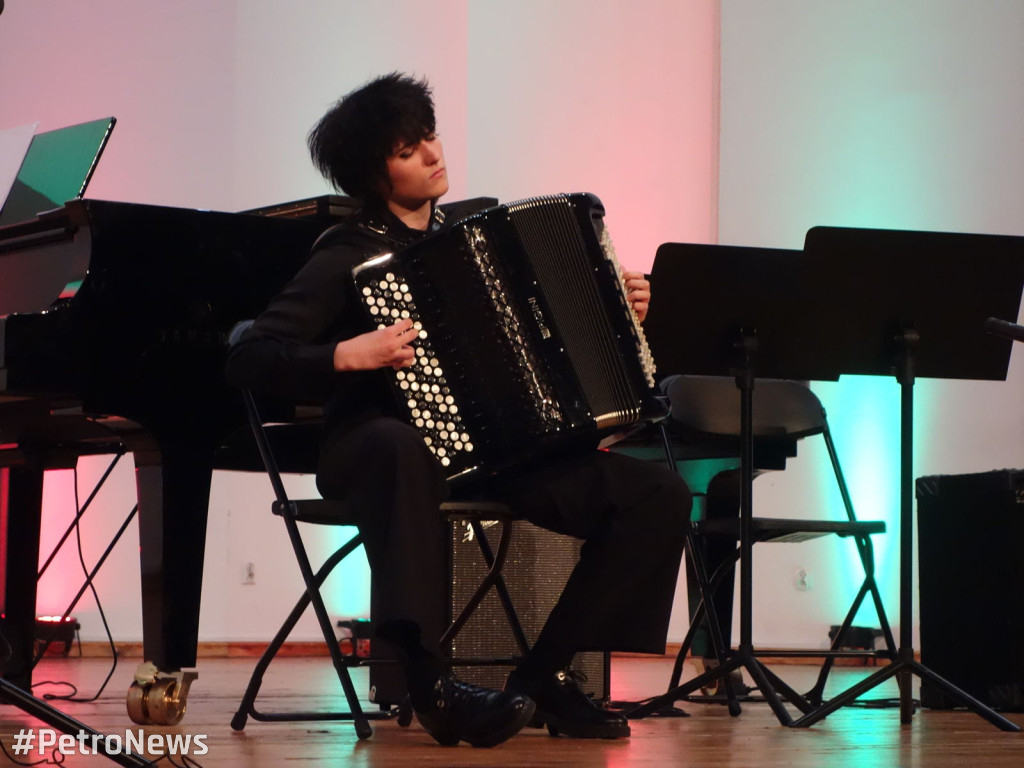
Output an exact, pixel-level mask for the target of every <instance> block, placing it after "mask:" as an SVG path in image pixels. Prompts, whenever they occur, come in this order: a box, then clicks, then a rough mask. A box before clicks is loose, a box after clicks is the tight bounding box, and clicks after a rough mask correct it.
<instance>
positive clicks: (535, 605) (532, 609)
mask: <svg viewBox="0 0 1024 768" xmlns="http://www.w3.org/2000/svg"><path fill="white" fill-rule="evenodd" d="M504 525H512V526H513V527H514V528H513V534H512V539H511V545H510V547H509V552H508V558H507V560H506V561H505V567H504V569H503V571H502V573H503V575H504V578H505V584H506V586H507V587H508V591H509V595H510V597H511V601H512V604H513V606H514V607H515V610H516V614H517V615H518V617H519V622H520V624H521V625H522V627H523V631H524V632H525V634H526V638H527V640H528V641H529V643H530V644H531V645H532V644H533V642H534V641H535V640H536V639H537V635H538V634H539V633H540V630H541V627H543V626H544V622H545V621H546V620H547V617H548V614H549V613H550V612H551V609H552V608H553V607H554V605H555V602H556V601H557V600H558V597H559V595H561V593H562V589H563V588H564V587H565V583H566V582H567V581H568V580H569V574H570V573H572V570H573V568H575V566H576V561H577V560H578V559H579V551H580V545H581V542H580V541H579V540H577V539H574V538H572V537H569V536H562V535H560V534H557V533H552V532H551V531H548V530H545V529H543V528H539V527H537V526H535V525H533V524H531V523H529V522H526V521H525V520H517V521H515V522H512V523H503V522H499V521H493V522H487V523H484V534H485V536H486V537H487V542H488V543H489V545H490V547H491V550H492V551H496V550H497V547H498V539H499V537H500V536H501V532H502V529H503V526H504ZM450 527H451V551H450V560H449V563H450V574H451V579H450V592H449V596H450V600H449V604H450V606H451V611H450V614H451V615H450V617H449V621H450V620H451V618H453V617H454V616H455V615H456V614H457V613H459V612H460V611H461V610H462V607H463V606H464V605H466V603H468V602H469V599H470V598H471V596H472V595H473V592H474V591H475V590H476V588H477V586H478V585H479V584H480V582H481V581H482V580H483V578H484V575H485V574H486V572H487V563H486V561H485V559H484V557H483V554H482V553H481V550H480V546H479V543H478V542H477V541H476V538H475V536H474V533H473V529H472V528H471V527H470V526H469V524H468V523H466V522H459V523H452V524H451V525H450ZM595 610H600V607H599V606H595ZM450 650H451V656H452V658H454V659H460V660H467V661H468V662H469V663H467V664H463V665H459V664H456V665H454V666H453V671H454V673H455V676H456V677H458V678H459V679H460V680H464V681H465V682H468V683H473V684H475V685H481V686H484V687H487V688H499V689H500V688H501V687H502V686H503V685H504V684H505V678H506V677H507V676H508V673H509V671H510V670H511V668H512V665H513V664H514V661H513V660H514V659H515V657H517V656H518V655H519V654H520V651H519V647H518V646H517V644H516V640H515V636H514V635H513V633H512V630H511V629H510V627H509V622H508V618H507V616H506V614H505V610H504V608H503V607H502V604H501V600H500V598H499V597H498V594H497V592H496V591H495V590H494V589H492V590H490V591H489V592H488V594H487V596H486V597H485V598H484V600H483V602H481V603H480V605H479V606H478V607H477V609H476V610H475V611H474V612H473V614H472V616H471V617H470V618H469V620H468V621H467V622H466V624H465V625H464V626H463V627H462V629H461V630H460V631H459V633H458V634H457V635H456V636H455V638H454V640H453V642H452V646H451V649H450ZM573 668H574V669H576V670H579V671H580V672H582V673H583V674H584V675H586V680H585V681H584V682H582V683H581V684H580V687H581V688H582V689H583V691H584V693H586V694H587V695H589V696H591V697H592V698H594V699H595V700H598V701H607V700H608V699H609V698H610V685H609V678H610V658H609V654H607V653H600V652H587V653H580V654H577V656H576V658H575V659H574V660H573ZM396 671H397V670H394V669H390V668H389V667H387V666H379V665H375V666H372V667H371V668H370V689H371V693H370V698H371V700H372V701H374V702H377V703H378V704H383V705H386V704H395V703H398V702H400V701H401V700H402V698H403V697H404V695H405V692H404V688H403V686H402V683H401V681H400V676H398V675H397V674H395V673H396Z"/></svg>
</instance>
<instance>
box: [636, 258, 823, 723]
mask: <svg viewBox="0 0 1024 768" xmlns="http://www.w3.org/2000/svg"><path fill="white" fill-rule="evenodd" d="M815 279H817V276H816V275H814V274H813V273H811V271H810V270H809V269H808V258H807V256H806V255H805V254H804V253H803V252H801V251H787V250H774V249H766V248H741V247H733V246H715V245H689V244H677V243H666V244H665V245H662V246H661V247H660V248H659V249H658V253H657V256H656V257H655V260H654V267H653V271H652V274H651V283H652V287H653V291H654V300H653V301H652V303H651V310H650V313H649V315H648V317H647V320H646V321H645V323H644V332H645V334H646V336H647V339H648V342H649V343H650V346H651V349H652V351H653V352H654V355H655V360H656V362H657V364H658V367H659V370H661V371H662V372H665V373H672V374H677V373H682V374H701V375H712V376H734V377H735V379H736V385H737V387H738V388H739V389H740V432H741V438H740V544H739V546H740V558H739V560H740V580H739V583H740V633H739V635H740V636H739V643H738V646H737V649H736V651H735V652H733V653H729V654H727V649H725V648H724V644H723V642H722V639H721V638H720V636H718V634H717V631H716V628H717V622H716V621H715V618H714V613H713V606H712V605H710V604H709V603H708V601H707V600H705V606H706V608H707V609H708V611H709V625H710V628H711V631H712V636H713V642H714V644H715V646H716V650H717V652H718V653H719V655H720V658H719V665H718V666H717V667H715V668H714V669H711V670H709V671H707V672H705V673H704V674H701V675H699V676H697V677H695V678H693V679H692V680H690V681H688V682H686V683H684V684H682V685H680V686H678V687H676V688H674V689H673V690H671V691H669V692H668V693H666V694H663V695H662V696H659V697H656V698H655V699H653V700H651V701H650V702H648V703H647V704H646V705H645V709H655V708H657V707H659V706H662V705H663V704H671V702H672V701H675V700H677V699H681V698H684V697H686V696H688V695H689V694H690V693H693V692H694V691H697V690H698V689H700V688H703V687H704V686H707V685H709V684H711V683H713V682H714V681H716V680H722V681H723V683H724V685H725V686H726V690H728V691H729V699H730V701H731V702H733V701H735V692H734V691H732V689H731V686H732V681H731V678H730V673H731V672H732V671H734V670H737V669H740V668H745V669H746V670H747V672H748V673H749V674H750V676H751V678H752V679H753V680H754V682H755V684H756V685H757V687H758V689H759V690H760V691H761V694H762V695H763V696H764V698H765V700H766V701H767V702H768V704H769V705H770V706H771V708H772V711H773V712H774V713H775V715H776V717H777V718H778V719H779V721H780V722H781V723H782V724H784V725H790V724H792V723H793V722H794V720H793V718H792V716H791V715H790V714H789V711H788V710H787V708H786V706H785V701H788V702H790V703H791V704H793V705H794V706H796V707H797V708H798V709H799V710H800V711H801V712H802V713H803V714H805V715H806V714H809V713H810V712H811V711H813V706H812V705H811V704H810V702H808V701H807V699H806V698H805V697H803V696H802V695H800V694H799V693H797V692H796V691H794V690H793V689H792V688H790V687H789V686H788V685H787V684H786V683H784V682H783V681H782V680H781V679H780V678H779V677H778V676H776V675H775V674H774V673H772V672H771V671H770V670H769V669H768V668H767V667H765V666H764V665H763V664H761V662H760V661H758V659H757V656H756V653H755V651H754V646H753V628H752V625H753V618H752V616H753V570H752V549H753V535H752V519H753V481H754V462H753V445H754V441H753V389H754V383H755V380H756V379H757V378H779V379H817V380H832V381H834V380H836V379H838V378H839V375H840V373H841V372H842V351H841V350H840V348H839V347H837V346H836V345H834V344H832V343H831V342H832V338H833V336H834V333H833V329H832V326H833V325H835V324H836V322H837V321H833V320H830V318H831V317H832V316H831V315H830V312H831V309H830V303H829V299H828V296H829V292H828V290H827V287H826V285H823V284H820V283H816V282H814V280H815ZM664 297H671V303H669V302H667V301H665V298H664ZM726 654H727V655H726ZM780 694H781V695H780ZM784 700H785V701H784Z"/></svg>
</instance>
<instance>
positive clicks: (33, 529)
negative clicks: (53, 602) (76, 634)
mask: <svg viewBox="0 0 1024 768" xmlns="http://www.w3.org/2000/svg"><path fill="white" fill-rule="evenodd" d="M42 503H43V468H42V465H41V464H39V465H35V466H32V465H29V466H25V465H20V464H19V465H15V466H12V467H8V468H5V469H0V580H2V581H0V600H3V605H2V606H0V616H2V618H0V636H2V638H3V640H6V642H7V645H8V646H9V647H10V655H9V656H7V654H6V653H4V652H3V651H4V650H6V649H4V648H0V674H2V676H3V678H4V679H5V680H7V681H9V682H11V683H13V684H14V685H16V686H18V687H19V688H22V689H24V690H26V691H27V690H30V689H31V687H32V666H31V665H32V658H33V656H34V655H35V622H36V573H37V571H38V569H39V520H40V514H39V511H40V510H41V509H42ZM5 657H6V658H5Z"/></svg>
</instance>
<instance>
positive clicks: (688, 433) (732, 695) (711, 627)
mask: <svg viewBox="0 0 1024 768" xmlns="http://www.w3.org/2000/svg"><path fill="white" fill-rule="evenodd" d="M662 390H663V392H664V393H665V394H666V396H667V398H668V401H669V406H670V417H669V419H667V420H665V421H663V422H662V423H661V425H660V430H661V442H662V447H663V451H664V456H665V459H666V461H667V462H668V464H669V466H671V467H676V466H677V462H676V455H675V454H676V451H675V446H678V445H679V444H680V443H682V444H689V443H694V442H696V443H701V442H705V443H706V442H708V441H711V442H716V441H717V442H719V443H721V442H722V441H725V442H726V444H727V445H733V444H734V445H735V446H736V450H738V442H739V438H740V409H739V397H740V394H739V391H738V389H737V387H736V384H735V382H734V380H733V379H731V378H727V377H712V376H671V377H668V378H666V379H665V380H664V381H663V382H662ZM752 427H753V437H754V443H755V451H756V450H757V449H758V448H770V447H771V444H772V443H775V444H776V445H778V444H781V443H785V442H787V441H788V442H793V441H796V440H799V439H802V438H804V437H809V436H812V435H821V436H822V437H823V438H824V440H825V445H826V448H827V450H828V455H829V459H830V461H831V464H832V469H833V473H834V475H835V479H836V483H837V485H838V489H839V492H840V495H841V497H842V500H843V506H844V508H845V513H846V515H845V517H846V519H845V520H840V521H831V520H803V519H782V518H764V517H755V518H753V519H752V521H751V538H752V542H753V543H762V542H799V541H807V540H809V539H814V538H819V537H822V536H828V535H835V536H839V537H844V538H846V537H849V538H852V539H853V540H854V541H855V542H856V545H857V552H858V555H859V558H860V561H861V564H862V566H863V569H864V581H863V583H862V584H861V587H860V589H859V591H858V592H857V595H856V597H855V598H854V600H853V603H852V604H851V606H850V609H849V610H848V611H847V613H846V616H845V618H844V619H843V622H842V624H841V625H840V626H839V628H838V630H836V632H835V633H834V635H833V639H832V643H831V645H830V647H829V649H828V650H827V651H826V650H792V649H785V650H779V649H774V650H767V649H755V650H754V651H753V655H754V656H761V657H765V656H770V657H814V658H824V663H823V664H822V667H821V669H820V671H819V674H818V679H817V682H816V683H815V685H814V687H813V688H812V689H811V690H810V691H809V692H808V693H807V694H804V695H802V696H801V695H800V694H797V693H796V692H795V691H792V690H791V689H790V688H789V687H788V686H787V685H785V683H783V682H782V681H781V680H779V679H778V677H777V676H775V675H773V674H772V673H771V672H769V671H768V670H767V669H764V670H763V671H764V672H765V675H766V678H767V681H768V683H769V685H767V686H766V687H767V688H769V689H771V688H773V687H774V688H778V689H779V690H780V691H782V692H783V694H784V695H785V696H786V698H787V699H789V700H791V701H793V702H794V703H796V704H797V706H798V707H799V708H800V709H802V710H804V711H808V710H809V709H810V708H811V706H813V705H814V704H818V703H820V702H821V700H822V696H823V693H824V688H825V684H826V681H827V679H828V675H829V672H830V670H831V668H832V666H833V665H834V663H835V659H836V658H838V657H849V656H862V657H871V658H889V659H891V658H895V655H896V643H895V639H894V637H893V634H892V630H891V628H890V626H889V622H888V619H887V618H886V614H885V608H884V606H883V604H882V599H881V595H880V593H879V590H878V585H877V583H876V581H875V569H874V553H873V547H872V543H871V537H872V536H874V535H877V534H881V533H884V532H885V523H884V522H881V521H858V520H857V518H856V515H855V514H854V509H853V503H852V500H851V499H850V494H849V491H848V489H847V486H846V481H845V479H844V477H843V473H842V468H841V466H840V464H839V458H838V455H837V453H836V448H835V444H834V442H833V440H832V435H831V432H830V431H829V427H828V420H827V418H826V414H825V410H824V408H823V407H822V405H821V402H820V401H819V400H818V398H817V397H816V396H815V395H814V393H813V392H812V391H811V390H810V389H809V388H808V387H807V386H805V385H804V384H803V383H801V382H796V381H779V380H758V382H757V387H756V389H755V390H754V407H753V425H752ZM740 536H741V521H740V519H739V518H738V517H729V518H708V519H701V520H697V521H695V522H694V523H693V525H692V527H691V530H690V532H689V535H688V538H687V542H686V554H687V558H688V559H689V560H690V563H691V566H692V568H691V571H690V573H691V574H692V575H693V576H694V577H695V579H696V582H697V585H696V586H697V589H696V591H697V594H698V595H699V600H698V601H697V605H696V607H695V609H694V610H693V611H692V612H691V621H690V629H689V631H688V632H687V635H686V637H685V638H684V640H683V643H682V646H681V647H680V650H679V653H678V654H677V656H676V660H675V665H674V667H673V671H672V675H671V678H670V682H669V686H668V691H667V692H666V693H665V694H663V695H661V696H658V697H655V698H654V699H652V700H650V701H648V702H645V703H644V704H643V705H641V706H640V707H638V708H636V709H635V710H633V711H632V712H631V713H630V716H631V717H642V716H644V715H646V714H652V713H654V712H656V711H658V710H660V709H662V708H664V707H665V706H666V705H670V704H671V702H673V701H676V700H678V699H680V698H685V697H686V696H688V695H689V693H690V692H691V691H692V690H695V687H694V686H690V685H685V684H684V685H680V678H681V676H682V668H683V663H684V661H685V658H686V656H687V654H688V653H689V651H690V649H691V646H692V645H693V642H694V638H695V636H696V633H697V632H698V631H699V630H700V629H701V628H702V627H704V628H706V629H707V631H708V634H709V636H710V645H711V648H712V652H713V654H714V657H715V659H717V661H718V663H719V664H724V663H725V662H726V661H727V659H728V658H729V656H730V654H731V651H730V647H729V643H728V642H727V641H726V633H725V632H724V631H723V629H722V627H723V622H722V621H720V618H721V617H720V616H719V611H717V610H715V606H716V600H715V596H716V591H717V590H719V589H722V588H727V589H728V590H729V593H730V594H729V595H728V596H727V597H728V598H729V599H730V601H731V588H732V578H731V577H732V575H733V570H734V566H735V564H736V562H737V560H738V559H739V557H740V554H741V548H740V546H739V542H740ZM716 541H717V542H722V541H726V542H732V546H733V549H732V551H731V554H729V555H727V556H725V557H724V558H721V560H720V562H716V563H713V564H712V563H709V562H708V557H707V545H708V544H709V543H714V542H716ZM868 595H870V596H871V599H872V602H873V604H874V607H875V610H876V613H877V614H878V620H879V622H880V627H881V633H882V637H883V638H884V643H885V648H884V649H879V650H874V649H872V650H864V651H857V650H845V649H844V647H843V644H844V641H845V640H846V638H847V636H848V634H849V630H850V628H851V626H852V624H853V621H854V618H855V617H856V615H857V612H858V611H859V609H860V607H861V605H862V603H863V602H864V600H865V598H866V597H867V596H868ZM719 605H721V602H719ZM730 608H731V602H730ZM751 609H752V606H751V605H750V604H749V600H747V601H743V600H741V606H740V610H741V611H750V610H751ZM730 613H731V610H730ZM748 620H749V616H748ZM722 682H723V683H724V686H722V687H724V690H725V693H726V698H727V702H728V704H729V709H730V712H731V713H732V714H739V712H740V707H739V699H738V697H737V691H736V690H735V689H734V685H733V680H730V678H729V677H728V676H726V677H724V678H723V679H722ZM762 693H764V694H765V696H766V698H769V700H770V701H771V697H773V696H776V694H775V692H774V691H772V690H767V691H762ZM773 706H778V702H777V701H776V702H773ZM777 711H778V710H777Z"/></svg>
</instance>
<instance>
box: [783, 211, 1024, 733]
mask: <svg viewBox="0 0 1024 768" xmlns="http://www.w3.org/2000/svg"><path fill="white" fill-rule="evenodd" d="M804 250H805V252H806V253H807V254H808V256H813V257H814V261H813V262H812V263H813V268H814V271H815V272H817V273H818V274H819V275H822V276H825V275H830V276H831V279H832V280H833V281H834V282H832V285H833V286H842V287H843V289H844V292H843V293H842V294H841V295H840V296H838V297H837V298H836V300H835V306H836V308H837V310H838V312H839V314H840V316H842V315H845V318H844V321H843V326H844V328H841V329H840V330H845V332H841V333H840V334H839V338H840V339H841V343H842V344H843V346H844V347H845V348H846V350H847V352H848V355H849V356H848V359H847V360H846V362H845V364H844V367H843V372H844V373H851V374H855V373H859V374H869V375H895V377H896V379H897V381H898V382H899V384H900V640H899V645H900V647H899V651H898V655H897V660H896V661H895V662H894V663H893V664H890V665H889V666H887V667H885V668H883V669H881V670H879V671H878V672H876V673H874V674H872V675H870V676H869V677H867V678H865V679H864V680H862V681H860V682H859V683H857V684H856V685H853V686H852V687H850V688H849V689H848V690H847V691H845V692H843V693H842V694H840V695H838V696H836V697H835V698H833V699H831V700H829V701H828V702H826V703H824V704H823V705H822V706H821V707H819V708H818V709H816V710H815V711H813V712H811V713H809V714H807V715H805V716H804V717H802V718H800V719H798V720H796V721H795V722H794V723H793V725H794V726H798V727H802V726H808V725H811V724H813V723H815V722H817V721H818V720H821V719H822V718H824V717H826V716H828V715H829V714H831V713H832V712H834V711H835V710H837V709H839V708H840V707H842V706H844V705H846V704H848V703H851V702H853V701H854V700H855V699H857V698H858V697H859V696H861V695H862V694H864V693H865V692H867V691H869V690H871V689H873V688H875V687H876V686H878V685H879V684H881V683H882V682H884V681H885V680H888V679H889V678H891V677H895V678H896V681H897V683H898V685H899V691H900V722H902V723H909V722H910V721H911V719H912V718H913V712H914V705H913V698H912V695H911V686H910V683H911V677H912V676H913V675H917V676H918V677H920V678H923V679H926V680H928V682H929V683H930V684H932V685H934V686H935V687H936V688H938V689H939V690H941V691H942V692H943V693H944V694H946V695H947V696H948V697H949V698H950V699H952V700H953V701H955V702H958V703H960V704H962V705H964V706H965V707H967V708H968V709H970V710H972V711H973V712H975V713H976V714H978V715H980V716H982V717H984V718H985V719H986V720H988V721H989V722H991V723H992V724H994V725H996V726H997V727H999V728H1001V729H1002V730H1005V731H1019V730H1021V729H1020V728H1019V727H1018V726H1017V725H1015V724H1014V723H1012V722H1010V721H1009V720H1007V719H1006V718H1004V717H1002V716H1001V715H999V714H998V713H996V712H995V711H994V710H993V709H991V708H990V707H988V706H986V705H985V704H983V703H982V702H980V701H978V700H977V699H975V698H974V697H972V696H970V695H969V694H967V693H966V692H965V691H963V690H961V689H959V688H957V687H956V686H955V685H953V684H952V683H950V682H949V681H948V680H946V679H944V678H942V677H940V676H939V675H937V674H936V673H935V672H933V671H932V670H930V669H928V668H927V667H926V666H924V665H923V664H921V663H920V662H918V661H916V660H915V658H914V649H913V631H912V630H913V627H912V621H913V582H912V576H913V570H912V563H913V510H914V499H913V424H914V382H915V380H916V379H917V378H919V377H922V376H924V377H932V378H942V379H980V380H991V381H1002V380H1005V379H1006V374H1007V371H1008V368H1009V361H1010V349H1011V347H1012V341H1011V340H1010V339H1008V338H998V337H995V336H992V335H988V334H987V333H986V328H987V326H988V325H990V324H988V319H989V318H990V316H993V315H1002V316H1012V317H1016V316H1017V313H1018V311H1019V309H1020V301H1021V291H1022V287H1024V238H1021V237H1009V236H999V235H974V234H962V233H949V232H912V231H897V230H879V229H853V228H840V227H815V228H813V229H811V230H810V231H809V232H808V233H807V237H806V240H805V243H804ZM987 663H998V662H997V661H996V660H989V661H988V662H987Z"/></svg>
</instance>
